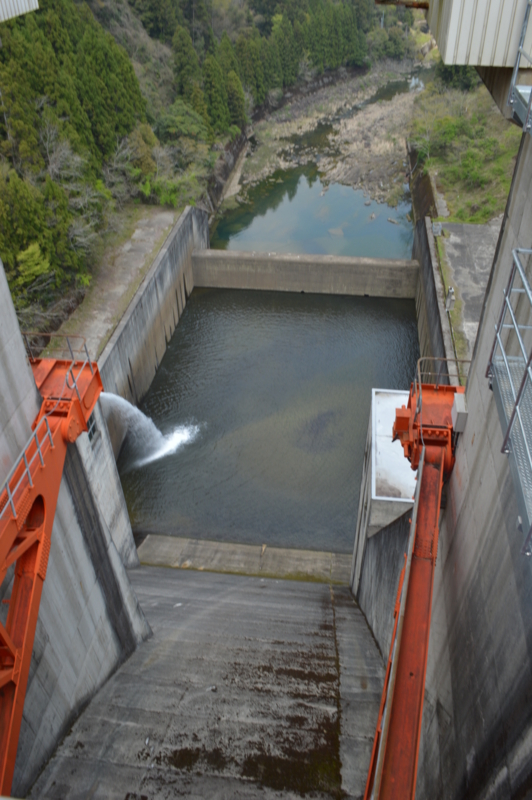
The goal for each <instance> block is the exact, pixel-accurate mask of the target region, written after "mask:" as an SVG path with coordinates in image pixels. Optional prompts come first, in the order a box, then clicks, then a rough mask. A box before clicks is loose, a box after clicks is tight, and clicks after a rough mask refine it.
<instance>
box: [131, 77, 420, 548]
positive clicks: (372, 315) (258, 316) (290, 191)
mask: <svg viewBox="0 0 532 800" xmlns="http://www.w3.org/2000/svg"><path fill="white" fill-rule="evenodd" d="M379 91H380V92H381V96H379V97H377V98H375V97H374V95H375V92H373V94H371V95H370V96H369V97H363V98H362V99H360V98H358V99H357V98H356V97H355V98H353V104H352V106H351V107H347V106H346V105H345V102H344V103H343V106H342V108H343V111H342V112H341V113H340V111H338V109H337V111H338V114H337V117H336V118H335V120H332V121H331V120H330V119H327V120H321V121H319V120H318V123H317V125H315V126H314V127H313V128H312V127H311V128H308V129H307V130H302V131H301V132H300V133H299V134H298V135H297V136H296V135H294V133H293V131H292V132H290V134H289V136H288V135H286V136H284V138H283V140H282V142H281V143H280V145H279V146H280V148H281V149H280V150H279V153H277V154H276V158H277V159H278V160H279V159H281V162H282V164H281V168H279V166H278V168H277V169H274V170H273V171H269V170H266V172H265V173H264V174H263V175H262V176H261V177H259V178H257V174H258V173H257V171H256V170H255V171H254V165H253V159H254V158H255V155H256V154H258V155H257V157H258V159H259V161H260V159H261V158H262V156H261V145H260V142H259V143H258V145H257V147H256V150H255V151H254V152H253V153H252V154H251V155H250V157H249V158H248V159H247V162H249V164H250V166H249V167H248V168H247V169H245V170H244V172H243V175H242V181H243V183H242V184H241V186H240V189H239V192H240V194H239V195H238V200H236V201H235V200H234V199H233V201H232V202H230V203H226V205H225V208H222V212H221V213H220V214H218V216H217V218H216V220H215V221H214V224H213V226H212V229H211V246H212V247H217V248H223V249H233V250H251V251H253V250H254V251H263V252H270V253H319V254H336V255H345V256H354V255H360V256H370V257H371V256H373V257H380V258H391V259H393V258H401V259H402V258H410V256H411V251H412V236H413V229H412V221H411V205H410V197H409V194H408V185H407V184H406V183H405V176H404V167H403V161H402V160H401V162H400V168H396V167H397V165H392V167H393V169H392V173H393V172H394V170H395V173H394V174H393V175H392V177H391V189H390V187H388V189H387V191H388V190H389V191H391V192H392V193H393V204H392V205H388V204H387V203H386V202H384V188H383V189H382V190H380V189H379V192H380V193H379V192H376V191H373V190H372V187H373V186H374V185H373V183H372V182H371V180H370V181H369V183H368V184H364V183H363V182H362V183H360V181H359V182H358V183H357V184H356V185H353V184H350V183H349V182H343V181H341V180H338V181H333V180H331V174H332V170H338V169H339V168H340V167H341V166H342V165H343V166H344V167H345V166H346V164H347V165H348V159H347V158H343V157H342V147H343V146H345V142H344V144H342V141H341V135H342V130H343V129H344V128H345V129H346V130H347V129H348V128H349V126H351V127H352V125H353V119H358V118H363V116H364V114H366V112H367V113H368V114H372V113H373V112H372V109H380V108H381V106H383V105H386V107H387V108H391V106H392V104H393V103H394V102H395V101H396V100H397V98H399V99H400V98H401V97H403V98H404V97H406V98H410V97H411V95H412V91H413V89H412V78H411V77H407V78H405V79H403V80H401V81H396V82H395V84H393V85H391V86H384V87H383V86H381V87H380V88H379ZM372 98H373V99H372ZM364 103H366V105H364ZM361 104H362V105H361ZM282 113H283V114H287V113H289V111H287V110H286V108H285V109H283V110H282ZM261 124H262V123H261ZM266 124H267V123H266ZM259 133H260V131H259ZM285 133H286V131H285ZM344 133H345V131H344ZM353 135H354V134H353ZM377 144H378V142H375V147H377ZM281 145H282V147H281ZM402 146H403V147H404V143H403V145H402ZM394 147H396V145H394ZM397 148H398V152H399V150H400V148H399V145H397ZM401 159H402V156H401ZM272 163H273V162H272ZM276 163H277V165H278V162H276ZM368 163H369V162H368ZM324 165H325V168H324ZM381 166H382V165H381ZM374 169H376V170H377V171H378V170H379V166H378V161H375V166H374V167H372V168H371V170H370V171H372V170H374ZM387 174H388V173H387ZM390 174H391V173H390ZM252 175H254V176H255V177H253V178H251V177H250V176H252ZM394 175H395V178H396V179H395V178H394ZM383 187H384V183H383ZM418 356H419V346H418V337H417V321H416V312H415V304H414V302H413V301H412V300H390V299H382V298H370V297H335V296H326V295H308V294H291V293H282V292H249V291H238V290H221V291H220V290H207V289H199V290H198V289H195V290H194V291H193V293H192V295H191V297H190V298H189V301H188V303H187V306H186V308H185V311H184V313H183V315H182V317H181V320H180V322H179V325H178V327H177V328H176V331H175V333H174V336H173V337H172V340H171V342H170V343H169V345H168V348H167V351H166V353H165V355H164V358H163V360H162V362H161V365H160V367H159V369H158V371H157V374H156V376H155V379H154V381H153V383H152V385H151V387H150V390H149V392H148V394H147V396H146V398H145V400H144V402H143V403H142V405H141V409H142V411H143V412H144V413H145V414H146V415H147V416H149V417H150V418H151V419H153V421H154V423H155V424H156V426H157V427H158V428H159V429H160V431H162V433H163V435H164V436H165V437H167V438H168V440H171V439H172V436H173V434H174V433H175V431H177V430H179V429H180V428H181V426H187V430H190V431H194V432H195V433H194V436H191V437H190V438H189V439H188V440H187V441H186V442H184V443H183V445H182V446H180V447H178V448H177V450H176V451H175V452H171V453H169V454H167V455H164V456H163V457H162V458H158V459H156V460H151V461H150V462H149V463H146V461H145V460H143V459H142V457H141V455H142V454H140V457H139V454H138V453H134V452H132V451H131V450H128V448H127V447H126V448H125V449H124V451H123V453H122V455H121V457H120V460H119V470H120V472H121V476H122V482H123V486H124V492H125V496H126V500H127V503H128V508H129V512H130V517H131V521H132V524H133V528H134V530H135V532H136V533H137V534H146V533H162V534H167V535H170V536H172V535H173V536H184V537H191V538H198V539H214V540H221V541H229V542H242V543H253V544H258V543H260V544H266V545H276V546H280V547H295V548H309V549H317V550H328V551H336V552H350V551H351V550H352V547H353V537H354V531H355V524H356V513H357V508H358V498H359V488H360V481H361V474H362V464H363V458H364V447H365V442H366V435H367V427H368V421H369V412H370V406H371V389H372V388H373V387H377V388H383V389H408V387H409V385H410V381H411V378H412V375H413V372H414V368H415V363H416V360H417V358H418Z"/></svg>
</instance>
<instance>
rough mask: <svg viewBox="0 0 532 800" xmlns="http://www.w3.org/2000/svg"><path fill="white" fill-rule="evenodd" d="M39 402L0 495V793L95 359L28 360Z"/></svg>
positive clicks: (89, 404) (93, 390) (92, 395)
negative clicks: (67, 467)
mask: <svg viewBox="0 0 532 800" xmlns="http://www.w3.org/2000/svg"><path fill="white" fill-rule="evenodd" d="M32 366H33V368H34V375H35V378H36V383H37V386H38V387H39V389H40V391H41V394H42V395H43V400H44V402H43V404H42V407H41V410H40V412H39V415H38V416H37V419H36V420H35V423H34V426H33V428H34V434H33V437H32V438H31V439H30V441H29V442H28V444H27V445H26V447H25V449H24V452H23V454H22V455H21V457H20V459H19V461H18V462H17V464H16V466H15V468H14V470H13V471H12V473H11V475H10V477H9V479H8V481H7V482H6V485H5V487H4V489H3V491H2V492H1V494H0V583H2V582H3V581H4V579H5V577H6V575H7V571H8V569H9V567H10V566H12V565H13V564H14V565H15V571H14V579H13V587H12V591H11V597H10V598H9V600H8V604H9V609H8V614H7V620H6V624H5V626H4V625H0V793H1V794H3V795H9V794H10V793H11V784H12V781H13V773H14V769H15V761H16V756H17V747H18V739H19V734H20V726H21V722H22V712H23V709H24V699H25V696H26V687H27V682H28V675H29V670H30V666H31V656H32V650H33V642H34V638H35V629H36V626H37V619H38V615H39V605H40V600H41V594H42V586H43V582H44V579H45V577H46V570H47V567H48V556H49V553H50V545H51V537H52V527H53V522H54V517H55V511H56V506H57V498H58V496H59V487H60V484H61V478H62V475H63V467H64V462H65V457H66V452H67V446H68V444H69V443H71V442H74V441H75V440H76V438H77V437H78V436H79V434H80V433H81V432H82V431H83V430H87V420H88V419H89V416H90V414H91V413H92V411H93V409H94V406H95V405H96V401H97V400H98V397H99V395H100V392H101V391H102V384H101V379H100V376H99V373H98V368H97V367H96V365H95V364H92V365H91V364H89V363H88V362H84V363H82V362H72V361H69V362H59V361H57V362H54V361H53V360H50V359H41V360H38V361H35V362H33V364H32Z"/></svg>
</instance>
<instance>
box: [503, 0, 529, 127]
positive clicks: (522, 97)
mask: <svg viewBox="0 0 532 800" xmlns="http://www.w3.org/2000/svg"><path fill="white" fill-rule="evenodd" d="M531 8H532V0H527V4H526V11H525V18H524V20H523V27H522V30H521V38H520V41H519V48H518V50H517V57H516V60H515V66H514V71H513V75H512V82H511V84H510V92H509V94H508V105H509V106H511V108H512V111H513V117H514V119H515V120H516V121H517V122H519V124H520V125H522V126H523V130H524V132H525V133H530V131H531V128H532V86H527V85H526V84H518V83H517V81H518V80H519V70H520V69H521V59H523V58H524V59H525V61H526V62H528V66H530V67H532V54H531V53H528V52H527V51H526V50H525V47H524V45H525V39H526V32H527V28H528V22H529V19H530V9H531Z"/></svg>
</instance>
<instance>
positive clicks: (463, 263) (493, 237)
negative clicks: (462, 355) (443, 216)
mask: <svg viewBox="0 0 532 800" xmlns="http://www.w3.org/2000/svg"><path fill="white" fill-rule="evenodd" d="M501 224H502V216H500V217H496V218H495V219H492V220H491V221H490V222H488V223H486V225H466V224H461V223H458V222H444V223H443V230H444V231H445V233H446V234H447V236H446V237H445V238H443V239H442V242H443V246H444V249H445V254H446V256H447V261H448V263H449V267H450V272H451V274H450V275H449V276H447V277H448V282H449V284H450V285H451V286H454V287H455V291H456V288H458V297H459V298H460V299H461V300H462V314H461V316H462V319H461V328H462V332H463V334H464V335H465V338H466V341H467V349H468V353H469V354H468V356H467V358H469V359H470V358H471V356H472V353H473V348H474V346H475V340H476V338H477V331H478V324H479V322H480V314H481V312H482V304H483V302H484V295H485V293H486V286H487V285H488V279H489V276H490V272H491V267H492V264H493V257H494V255H495V248H496V247H497V240H498V238H499V232H500V229H501Z"/></svg>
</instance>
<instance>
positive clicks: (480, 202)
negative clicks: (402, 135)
mask: <svg viewBox="0 0 532 800" xmlns="http://www.w3.org/2000/svg"><path fill="white" fill-rule="evenodd" d="M520 139H521V131H520V130H519V129H517V128H516V127H515V126H513V125H512V124H511V123H509V122H508V121H507V120H505V119H504V118H503V117H502V116H501V115H500V113H499V112H498V110H497V109H496V108H495V106H494V104H493V101H492V100H491V98H490V96H489V94H488V92H487V90H486V89H485V88H484V87H482V86H479V87H477V89H475V90H472V91H471V92H469V93H468V94H464V93H463V92H461V91H458V90H456V89H450V90H446V91H441V89H439V90H437V89H436V87H433V88H432V91H431V90H429V89H427V90H425V92H423V93H422V94H421V95H419V96H418V98H417V100H416V103H415V106H414V119H413V121H412V127H411V131H410V141H411V143H412V145H413V146H414V148H415V149H416V150H417V153H418V163H419V164H422V165H424V168H425V169H426V170H430V172H431V173H432V175H433V176H434V177H435V179H436V181H437V185H438V188H439V190H440V191H442V192H443V193H444V194H445V199H446V202H447V205H448V207H449V210H450V212H451V220H453V219H454V220H458V221H461V222H480V223H482V222H486V221H487V220H489V219H491V218H492V217H494V216H496V215H497V214H500V213H502V211H503V210H504V206H505V203H506V200H507V197H508V192H509V189H510V183H511V177H512V173H513V169H514V163H515V162H514V159H515V156H516V154H517V151H518V148H519V142H520Z"/></svg>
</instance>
